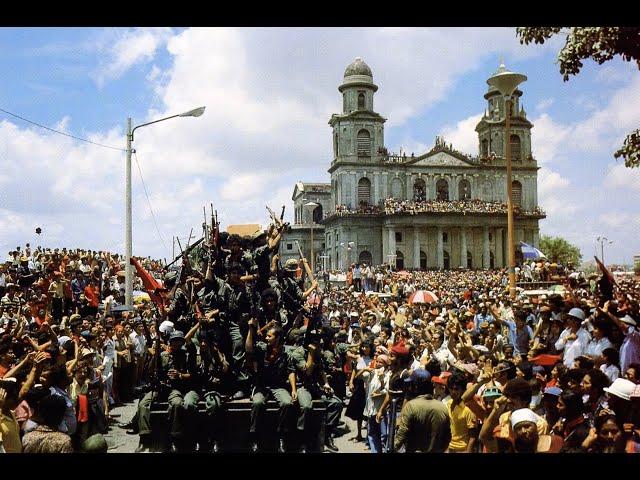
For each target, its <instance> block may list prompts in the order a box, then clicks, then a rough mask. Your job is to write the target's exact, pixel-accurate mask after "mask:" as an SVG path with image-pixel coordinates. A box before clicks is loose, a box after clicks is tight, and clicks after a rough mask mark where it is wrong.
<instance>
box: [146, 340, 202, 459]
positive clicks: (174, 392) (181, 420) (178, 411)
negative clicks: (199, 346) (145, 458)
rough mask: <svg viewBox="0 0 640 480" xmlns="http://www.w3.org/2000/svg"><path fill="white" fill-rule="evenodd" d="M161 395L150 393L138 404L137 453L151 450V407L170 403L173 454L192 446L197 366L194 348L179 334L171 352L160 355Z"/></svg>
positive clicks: (195, 410) (195, 408) (172, 342)
mask: <svg viewBox="0 0 640 480" xmlns="http://www.w3.org/2000/svg"><path fill="white" fill-rule="evenodd" d="M158 375H159V379H160V391H159V392H157V391H151V392H148V393H147V394H146V395H145V396H144V397H143V398H142V400H140V403H139V404H138V432H139V434H140V445H139V446H138V449H137V450H136V452H142V451H145V450H148V449H149V446H150V436H151V424H150V420H151V404H152V402H153V401H155V400H156V399H157V400H166V401H168V402H169V411H168V415H169V425H170V427H169V433H170V437H171V438H170V439H171V450H172V451H177V450H179V449H184V448H186V447H188V446H189V442H190V440H193V439H192V438H189V437H191V435H192V433H193V427H194V419H195V414H196V412H197V408H198V400H199V399H200V396H199V395H198V393H197V390H198V386H197V364H196V352H195V348H191V347H190V346H188V345H187V344H186V343H185V337H184V334H183V333H182V332H180V331H178V330H176V331H174V332H172V333H171V336H170V337H169V349H168V350H166V351H164V352H162V353H161V354H160V371H159V372H158Z"/></svg>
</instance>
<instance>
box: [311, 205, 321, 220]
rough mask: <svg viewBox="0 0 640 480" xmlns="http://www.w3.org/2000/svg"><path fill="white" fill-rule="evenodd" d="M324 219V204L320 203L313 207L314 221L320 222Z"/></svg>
mask: <svg viewBox="0 0 640 480" xmlns="http://www.w3.org/2000/svg"><path fill="white" fill-rule="evenodd" d="M321 221H322V205H318V206H317V207H316V208H314V209H313V223H320V222H321Z"/></svg>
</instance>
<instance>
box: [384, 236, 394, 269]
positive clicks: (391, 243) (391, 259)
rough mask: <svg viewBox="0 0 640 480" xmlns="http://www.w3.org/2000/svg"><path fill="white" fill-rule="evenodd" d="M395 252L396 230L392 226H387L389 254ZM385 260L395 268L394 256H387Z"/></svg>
mask: <svg viewBox="0 0 640 480" xmlns="http://www.w3.org/2000/svg"><path fill="white" fill-rule="evenodd" d="M395 254H396V230H395V228H393V227H389V255H395ZM385 261H387V262H389V263H391V265H393V268H395V266H396V259H395V257H387V258H386V260H385Z"/></svg>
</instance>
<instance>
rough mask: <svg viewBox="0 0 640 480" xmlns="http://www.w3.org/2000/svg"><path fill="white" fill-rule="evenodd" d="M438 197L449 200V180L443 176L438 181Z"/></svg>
mask: <svg viewBox="0 0 640 480" xmlns="http://www.w3.org/2000/svg"><path fill="white" fill-rule="evenodd" d="M436 198H437V199H438V200H444V201H449V182H447V181H446V180H445V179H444V178H441V179H440V180H438V182H437V183H436Z"/></svg>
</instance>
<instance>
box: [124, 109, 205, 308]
mask: <svg viewBox="0 0 640 480" xmlns="http://www.w3.org/2000/svg"><path fill="white" fill-rule="evenodd" d="M204 109H205V107H199V108H196V109H194V110H189V111H188V112H184V113H180V114H178V115H171V116H169V117H165V118H161V119H159V120H154V121H153V122H147V123H143V124H142V125H138V126H137V127H135V128H133V129H131V118H127V161H126V166H125V168H126V174H125V177H126V179H125V181H126V188H125V203H126V207H125V210H126V212H125V217H126V220H125V223H126V226H125V238H124V244H125V247H124V248H125V262H126V263H125V266H124V271H125V297H124V298H125V305H126V306H127V307H128V308H132V307H133V269H132V267H133V265H131V245H132V239H131V237H132V235H131V154H132V153H133V150H132V148H131V144H132V143H133V134H134V132H135V131H136V129H138V128H140V127H146V126H147V125H151V124H152V123H158V122H163V121H165V120H169V119H170V118H176V117H199V116H201V115H202V114H203V113H204Z"/></svg>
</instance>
